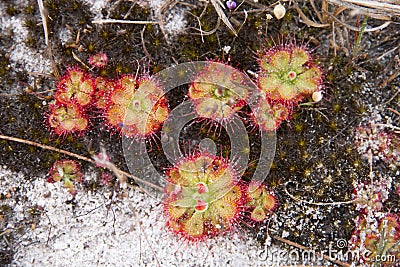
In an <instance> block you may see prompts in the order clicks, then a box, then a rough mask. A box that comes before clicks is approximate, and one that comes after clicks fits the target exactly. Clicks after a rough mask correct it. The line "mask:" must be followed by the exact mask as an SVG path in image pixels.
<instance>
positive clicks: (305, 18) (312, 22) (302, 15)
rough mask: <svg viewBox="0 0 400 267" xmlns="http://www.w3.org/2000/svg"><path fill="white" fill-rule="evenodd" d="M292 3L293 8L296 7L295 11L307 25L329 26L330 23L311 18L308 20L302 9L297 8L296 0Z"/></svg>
mask: <svg viewBox="0 0 400 267" xmlns="http://www.w3.org/2000/svg"><path fill="white" fill-rule="evenodd" d="M293 5H294V8H295V9H296V11H297V13H299V15H300V17H301V18H302V19H303V20H304V23H306V24H307V25H308V26H312V27H316V28H326V27H329V26H331V24H330V23H324V24H321V23H316V22H314V21H312V20H310V19H309V18H307V16H306V15H304V13H303V11H302V10H301V9H300V8H299V6H298V5H297V3H296V1H293Z"/></svg>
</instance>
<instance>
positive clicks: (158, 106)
mask: <svg viewBox="0 0 400 267" xmlns="http://www.w3.org/2000/svg"><path fill="white" fill-rule="evenodd" d="M108 100H109V101H108V102H109V103H108V108H107V110H106V114H105V117H106V120H107V122H108V124H109V125H110V126H112V127H113V128H115V129H117V130H118V131H119V132H120V133H121V134H123V135H125V136H127V137H134V138H141V137H146V136H150V135H152V134H154V133H155V132H156V131H157V130H158V129H159V128H160V127H161V125H162V123H163V122H164V121H165V120H166V119H167V117H168V114H169V109H168V105H167V99H166V98H165V97H164V92H163V90H162V89H161V87H159V86H158V84H157V82H156V81H154V80H152V79H151V78H150V77H143V78H141V79H140V80H139V81H137V80H136V79H135V78H134V77H133V76H131V75H126V76H124V77H122V78H120V79H119V80H118V81H116V82H115V84H114V88H113V90H112V91H111V93H110V95H109V97H108Z"/></svg>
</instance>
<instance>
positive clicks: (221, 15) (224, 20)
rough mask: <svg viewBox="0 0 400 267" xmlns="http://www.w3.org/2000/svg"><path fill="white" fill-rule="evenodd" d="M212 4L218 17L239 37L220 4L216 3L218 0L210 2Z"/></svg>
mask: <svg viewBox="0 0 400 267" xmlns="http://www.w3.org/2000/svg"><path fill="white" fill-rule="evenodd" d="M210 1H211V4H212V5H213V6H214V9H215V11H216V12H217V14H218V16H219V17H220V18H221V19H222V21H223V22H224V23H225V25H226V26H227V27H228V28H229V29H230V30H231V31H232V32H233V34H235V36H237V33H236V31H235V29H234V28H233V26H232V24H231V23H230V21H229V19H228V18H227V16H226V15H225V13H224V11H223V10H222V8H221V6H220V4H219V3H217V2H216V0H210Z"/></svg>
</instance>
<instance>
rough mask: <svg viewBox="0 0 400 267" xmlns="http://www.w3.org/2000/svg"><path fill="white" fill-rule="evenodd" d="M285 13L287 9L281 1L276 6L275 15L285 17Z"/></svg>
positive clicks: (279, 17) (278, 17)
mask: <svg viewBox="0 0 400 267" xmlns="http://www.w3.org/2000/svg"><path fill="white" fill-rule="evenodd" d="M285 14H286V9H285V7H284V6H283V5H282V4H281V3H279V4H278V5H276V6H275V7H274V15H275V17H276V18H277V19H281V18H283V17H284V16H285Z"/></svg>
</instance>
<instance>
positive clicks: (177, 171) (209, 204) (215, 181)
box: [163, 152, 243, 240]
mask: <svg viewBox="0 0 400 267" xmlns="http://www.w3.org/2000/svg"><path fill="white" fill-rule="evenodd" d="M238 179H239V178H238V177H237V175H236V172H235V170H234V169H233V167H232V166H231V165H230V164H229V163H228V162H227V161H226V160H225V159H223V158H221V157H217V156H212V155H210V154H207V153H204V152H201V153H198V154H196V155H192V156H188V157H185V158H184V159H182V160H181V161H180V162H179V163H177V164H176V165H174V166H173V167H172V168H170V169H169V170H168V173H167V185H166V187H165V193H166V196H165V198H164V201H163V203H164V211H165V215H166V217H167V219H168V222H167V225H168V227H169V228H170V229H171V230H172V231H173V232H175V233H178V234H180V235H182V236H183V237H184V238H186V239H188V240H203V239H204V238H207V237H212V236H215V235H218V234H220V233H222V232H225V231H227V230H230V229H233V227H234V225H235V224H236V222H237V220H238V218H239V216H240V215H241V210H242V206H243V193H242V188H241V186H240V184H238Z"/></svg>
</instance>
